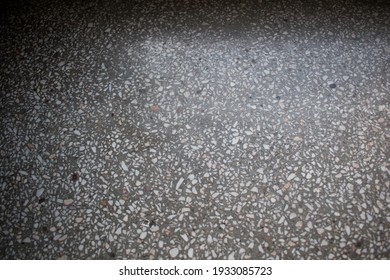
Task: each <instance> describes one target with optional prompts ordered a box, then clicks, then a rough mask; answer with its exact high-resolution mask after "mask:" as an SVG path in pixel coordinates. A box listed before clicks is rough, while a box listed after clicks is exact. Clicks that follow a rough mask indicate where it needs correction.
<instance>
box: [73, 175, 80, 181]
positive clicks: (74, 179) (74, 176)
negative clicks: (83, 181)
mask: <svg viewBox="0 0 390 280" xmlns="http://www.w3.org/2000/svg"><path fill="white" fill-rule="evenodd" d="M78 179H79V174H77V173H73V175H72V181H73V182H77V180H78Z"/></svg>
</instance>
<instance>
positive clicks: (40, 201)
mask: <svg viewBox="0 0 390 280" xmlns="http://www.w3.org/2000/svg"><path fill="white" fill-rule="evenodd" d="M45 200H46V199H45V198H40V199H39V200H38V203H39V204H42V203H44V202H45Z"/></svg>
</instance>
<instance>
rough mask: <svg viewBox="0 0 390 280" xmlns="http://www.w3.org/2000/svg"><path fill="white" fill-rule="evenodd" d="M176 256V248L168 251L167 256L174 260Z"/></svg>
mask: <svg viewBox="0 0 390 280" xmlns="http://www.w3.org/2000/svg"><path fill="white" fill-rule="evenodd" d="M178 254H179V249H177V248H173V249H171V250H169V255H170V256H171V257H172V258H175V257H176V256H177V255H178Z"/></svg>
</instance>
